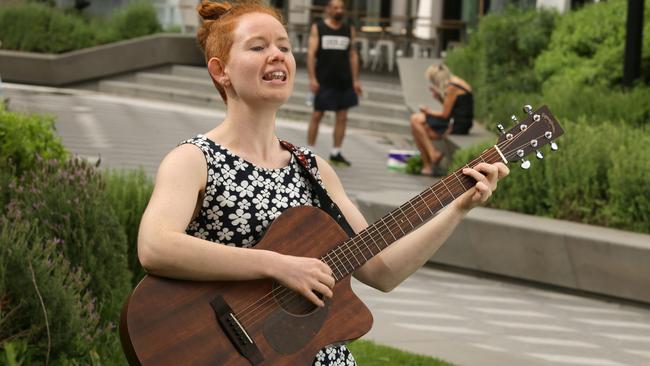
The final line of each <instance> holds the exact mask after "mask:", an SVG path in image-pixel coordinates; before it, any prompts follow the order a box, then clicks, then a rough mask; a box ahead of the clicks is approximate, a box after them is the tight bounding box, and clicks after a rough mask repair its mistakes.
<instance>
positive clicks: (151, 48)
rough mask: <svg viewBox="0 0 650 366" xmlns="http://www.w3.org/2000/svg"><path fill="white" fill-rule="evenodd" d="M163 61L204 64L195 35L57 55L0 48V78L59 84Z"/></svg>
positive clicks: (138, 40) (153, 37) (144, 39)
mask: <svg viewBox="0 0 650 366" xmlns="http://www.w3.org/2000/svg"><path fill="white" fill-rule="evenodd" d="M167 64H184V65H205V60H204V56H203V52H202V51H201V49H200V47H199V46H198V44H197V42H196V38H195V37H194V36H193V35H182V34H156V35H151V36H146V37H140V38H134V39H130V40H126V41H121V42H116V43H111V44H107V45H102V46H97V47H91V48H86V49H83V50H79V51H73V52H67V53H63V54H60V55H54V54H41V53H33V52H17V51H7V50H0V76H2V80H4V81H7V82H14V83H26V84H38V85H48V86H63V85H68V84H73V83H78V82H82V81H87V80H95V79H99V78H105V77H108V76H113V75H118V74H121V73H125V72H132V71H135V70H140V69H147V68H151V67H156V66H161V65H167Z"/></svg>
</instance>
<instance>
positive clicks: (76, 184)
mask: <svg viewBox="0 0 650 366" xmlns="http://www.w3.org/2000/svg"><path fill="white" fill-rule="evenodd" d="M104 189H105V182H104V181H103V180H102V178H101V175H100V174H99V173H98V172H97V171H96V170H95V169H94V167H92V166H90V165H89V164H87V163H85V162H83V161H81V160H78V159H73V160H69V161H66V162H63V163H61V162H58V161H56V160H38V161H37V164H36V165H35V167H34V169H33V170H31V171H29V172H26V173H25V174H23V175H22V176H21V177H20V179H18V180H15V181H13V182H12V183H11V184H10V185H9V196H10V202H9V204H8V205H7V213H6V214H7V217H8V218H9V219H11V220H16V221H18V220H23V219H25V220H29V221H30V223H31V224H32V227H33V228H34V229H35V230H38V232H39V233H40V234H41V235H43V237H45V238H46V239H48V240H59V241H60V244H59V247H60V250H61V252H62V253H63V255H64V256H65V257H66V258H67V259H68V260H69V261H70V262H71V264H72V266H73V267H74V268H82V269H83V270H85V271H87V272H88V273H89V275H90V282H89V288H90V289H91V291H92V292H93V293H94V294H95V295H96V296H97V297H98V299H99V300H100V302H99V303H98V304H97V308H98V312H99V313H100V315H101V319H102V321H103V323H108V322H111V321H113V322H114V321H115V320H116V319H117V318H118V314H119V311H120V308H121V305H122V302H123V301H124V299H125V297H126V296H127V294H128V292H129V290H130V280H131V274H130V272H129V270H128V265H127V257H126V252H127V248H126V236H125V234H124V230H123V229H122V227H121V226H120V224H119V222H118V220H117V218H116V217H115V214H114V212H113V210H112V208H111V204H110V202H108V199H107V197H106V194H105V192H104Z"/></svg>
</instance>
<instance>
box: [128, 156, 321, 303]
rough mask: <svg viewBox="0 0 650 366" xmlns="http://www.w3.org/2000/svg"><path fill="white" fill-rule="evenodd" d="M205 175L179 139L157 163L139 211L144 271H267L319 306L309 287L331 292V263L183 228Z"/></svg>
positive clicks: (197, 276) (239, 276) (249, 275)
mask: <svg viewBox="0 0 650 366" xmlns="http://www.w3.org/2000/svg"><path fill="white" fill-rule="evenodd" d="M206 180H207V166H206V162H205V158H204V157H203V154H202V152H201V151H200V150H199V149H198V148H196V146H193V145H181V146H179V147H177V148H176V149H174V150H173V151H172V152H171V153H169V154H168V155H167V156H166V157H165V159H164V160H163V162H162V163H161V165H160V168H159V170H158V174H157V177H156V185H155V188H154V191H153V194H152V196H151V200H150V201H149V204H148V205H147V209H146V210H145V212H144V215H143V216H142V221H141V223H140V231H139V234H138V256H139V258H140V262H141V263H142V266H143V267H144V268H145V269H146V270H147V272H149V273H151V274H155V275H159V276H163V277H171V278H180V279H188V280H249V279H258V278H263V277H271V278H274V279H276V280H277V281H279V282H280V283H282V284H284V285H285V286H287V287H289V288H291V289H293V290H295V291H297V292H299V293H301V294H303V295H304V296H305V297H307V298H308V299H310V300H311V301H312V302H314V303H315V304H316V305H319V306H323V305H324V304H323V302H322V300H320V299H319V298H318V297H317V296H316V295H315V294H314V292H313V291H314V290H315V291H318V292H319V293H322V294H323V295H324V296H326V297H331V296H332V292H331V290H330V288H331V287H333V285H334V279H333V277H332V276H331V273H332V271H331V269H330V268H329V267H328V266H327V265H326V264H325V263H323V262H321V261H320V260H318V259H315V258H303V257H293V256H288V255H282V254H278V253H275V252H272V251H268V250H259V249H247V248H236V247H231V246H227V245H221V244H217V243H213V242H210V241H207V240H203V239H200V238H196V237H193V236H190V235H187V234H186V233H185V229H186V228H187V225H188V224H189V223H190V221H191V220H192V216H193V214H194V210H195V207H196V203H197V200H198V197H199V193H200V192H201V191H202V190H203V189H204V185H205V182H206Z"/></svg>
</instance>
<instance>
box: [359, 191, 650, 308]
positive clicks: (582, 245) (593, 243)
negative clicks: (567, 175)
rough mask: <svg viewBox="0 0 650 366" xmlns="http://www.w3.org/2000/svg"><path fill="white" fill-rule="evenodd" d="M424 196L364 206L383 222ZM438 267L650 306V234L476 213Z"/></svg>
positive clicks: (380, 198) (387, 194)
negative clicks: (527, 281)
mask: <svg viewBox="0 0 650 366" xmlns="http://www.w3.org/2000/svg"><path fill="white" fill-rule="evenodd" d="M417 193H419V192H399V191H382V192H375V193H365V194H361V195H359V196H358V197H357V204H358V205H359V208H360V209H361V211H362V212H363V213H364V215H365V216H366V218H367V219H368V221H369V222H375V221H376V220H378V219H379V218H381V217H382V216H384V215H385V214H387V213H388V212H390V211H391V210H393V209H395V208H397V207H398V206H399V205H400V204H402V203H404V202H406V201H407V200H408V199H410V198H412V197H413V196H415V195H416V194H417ZM430 261H431V262H436V263H442V264H447V265H453V266H457V267H461V268H466V269H472V270H479V271H484V272H489V273H495V274H500V275H505V276H510V277H515V278H522V279H526V280H531V281H536V282H540V283H545V284H551V285H557V286H562V287H566V288H571V289H577V290H582V291H588V292H593V293H597V294H603V295H607V296H615V297H620V298H625V299H629V300H634V301H641V302H645V303H650V235H644V234H638V233H633V232H628V231H622V230H615V229H608V228H604V227H599V226H592V225H585V224H579V223H573V222H568V221H562V220H555V219H549V218H543V217H538V216H531V215H524V214H519V213H514V212H509V211H502V210H495V209H488V208H476V209H474V210H472V211H471V212H470V213H469V215H468V216H467V217H466V218H465V219H464V220H463V221H462V222H461V224H460V225H459V226H458V228H457V229H456V230H455V231H454V233H453V234H452V235H451V237H450V238H449V239H448V240H447V242H446V243H445V245H443V246H442V248H441V249H440V250H439V251H438V252H437V253H436V254H435V255H434V256H433V257H432V258H431V259H430Z"/></svg>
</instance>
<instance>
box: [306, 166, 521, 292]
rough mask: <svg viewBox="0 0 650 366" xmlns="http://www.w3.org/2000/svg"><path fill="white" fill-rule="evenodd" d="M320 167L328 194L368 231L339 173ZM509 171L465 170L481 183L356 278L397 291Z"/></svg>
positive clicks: (494, 168) (502, 168) (500, 168)
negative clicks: (339, 177) (345, 189)
mask: <svg viewBox="0 0 650 366" xmlns="http://www.w3.org/2000/svg"><path fill="white" fill-rule="evenodd" d="M318 166H319V169H320V172H321V177H322V179H323V182H324V184H325V186H326V188H327V191H328V192H329V194H330V196H331V197H332V200H333V201H335V202H336V204H337V205H338V206H339V207H340V208H341V211H342V212H343V214H344V215H345V217H346V218H347V219H348V222H349V223H350V225H351V226H352V228H353V229H354V230H355V231H356V232H359V231H361V230H363V229H365V228H366V227H367V226H368V223H367V222H366V220H365V219H364V218H363V215H362V214H361V213H360V212H359V210H358V209H357V208H356V206H354V204H353V203H352V202H351V201H350V199H349V198H348V197H347V195H346V194H345V191H344V190H343V186H342V185H341V181H340V180H339V179H338V177H337V175H336V172H334V170H333V169H332V167H331V166H330V165H329V164H327V163H326V162H325V161H324V160H323V159H320V158H318ZM508 172H509V170H508V168H507V167H506V166H505V165H504V164H502V163H496V164H486V163H481V164H479V165H477V166H476V167H475V169H464V170H463V173H465V174H467V175H469V176H470V177H472V178H474V179H475V180H476V181H477V183H476V185H475V186H474V187H473V188H471V189H470V190H468V191H467V192H465V193H464V194H463V195H461V196H460V197H458V198H457V199H455V200H454V201H453V202H452V203H451V204H449V206H447V207H446V208H445V209H444V210H442V211H441V212H440V213H439V214H438V215H437V216H436V217H434V218H433V219H431V220H429V221H428V222H426V223H425V224H424V225H422V226H421V227H419V228H418V229H416V230H414V231H412V232H411V233H409V234H408V235H406V236H404V237H403V238H401V239H399V240H398V241H396V242H395V243H393V244H392V245H390V246H388V248H386V249H385V250H383V251H382V252H380V253H379V254H378V255H376V256H375V257H373V258H372V259H370V260H369V261H368V262H367V263H366V264H364V265H363V266H362V267H361V268H359V269H358V270H357V271H356V272H355V273H354V275H355V277H356V278H357V279H358V280H360V281H361V282H363V283H365V284H367V285H369V286H372V287H374V288H376V289H378V290H381V291H385V292H388V291H390V290H392V289H394V288H395V287H396V286H397V285H399V284H400V283H402V281H404V280H405V279H406V278H408V277H409V276H410V275H411V274H413V272H415V271H416V270H417V269H419V268H420V267H421V266H422V265H424V264H425V263H426V262H427V261H428V260H429V258H431V256H432V255H433V254H434V253H435V252H436V251H437V250H438V248H440V246H441V245H442V244H443V243H444V242H445V240H446V239H447V238H448V237H449V235H451V233H452V232H453V230H454V229H455V227H456V225H458V223H459V222H460V221H461V219H462V218H463V217H464V216H465V215H466V214H467V212H468V211H469V210H470V209H471V208H473V207H475V206H476V205H478V204H480V203H482V202H485V201H486V200H487V199H488V198H489V197H490V195H491V194H492V191H494V190H495V189H496V186H497V181H498V180H499V179H500V178H503V177H505V176H506V175H508Z"/></svg>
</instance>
